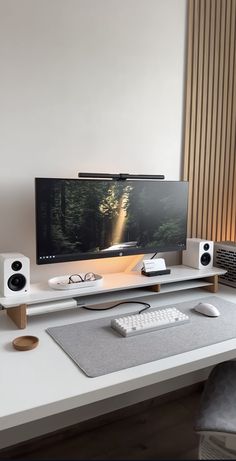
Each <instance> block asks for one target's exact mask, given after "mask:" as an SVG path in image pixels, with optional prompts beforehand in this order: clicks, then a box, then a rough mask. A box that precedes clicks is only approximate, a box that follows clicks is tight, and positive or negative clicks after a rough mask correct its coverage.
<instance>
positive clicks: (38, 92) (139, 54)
mask: <svg viewBox="0 0 236 461" xmlns="http://www.w3.org/2000/svg"><path fill="white" fill-rule="evenodd" d="M185 21H186V0H0V62H1V72H0V155H1V159H0V165H1V168H0V217H1V234H0V252H4V251H20V252H22V253H24V254H25V255H27V256H29V257H30V259H31V266H32V279H33V280H40V279H46V278H48V277H49V276H54V275H57V274H63V273H67V272H70V271H71V270H73V271H74V268H75V263H73V264H72V263H69V264H67V265H65V264H54V265H51V266H47V267H45V266H43V267H42V266H41V267H36V265H35V225H34V177H35V176H48V177H50V176H52V177H77V173H78V171H95V172H115V173H116V172H129V173H143V174H144V173H146V174H152V173H153V174H154V173H155V174H158V173H163V174H165V175H166V178H167V179H179V178H180V169H181V162H182V152H181V150H182V123H183V121H182V117H183V88H184V57H185ZM117 259H118V262H117V263H116V269H117V268H118V269H119V267H120V265H123V264H124V263H125V261H126V259H127V258H125V259H124V258H120V259H119V258H117ZM121 260H122V261H121ZM129 260H130V258H129ZM110 262H111V261H103V263H102V264H103V268H102V270H103V271H104V270H105V271H106V270H110V267H111V266H110ZM100 264H101V262H97V263H92V262H91V261H90V262H86V263H79V265H78V266H77V270H78V269H80V270H87V269H89V270H97V271H99V270H100V269H101V266H100ZM114 267H115V266H114V264H113V268H114Z"/></svg>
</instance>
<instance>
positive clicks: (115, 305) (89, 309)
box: [79, 301, 151, 314]
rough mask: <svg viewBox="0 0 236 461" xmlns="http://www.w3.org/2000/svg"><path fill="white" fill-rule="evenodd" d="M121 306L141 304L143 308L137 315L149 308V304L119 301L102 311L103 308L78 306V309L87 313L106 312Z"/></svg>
mask: <svg viewBox="0 0 236 461" xmlns="http://www.w3.org/2000/svg"><path fill="white" fill-rule="evenodd" d="M121 304H142V305H143V306H145V307H144V308H143V309H141V311H139V312H138V313H139V314H141V312H143V311H146V310H147V309H149V308H150V307H151V305H150V304H149V303H145V302H142V301H121V302H120V303H117V304H114V305H113V306H109V307H105V308H104V309H103V308H102V309H99V308H98V309H96V308H94V309H93V308H92V307H86V306H79V307H82V309H86V310H88V311H108V310H109V309H113V308H114V307H117V306H120V305H121Z"/></svg>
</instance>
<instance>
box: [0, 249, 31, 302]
mask: <svg viewBox="0 0 236 461" xmlns="http://www.w3.org/2000/svg"><path fill="white" fill-rule="evenodd" d="M29 287H30V261H29V258H27V256H24V255H22V254H21V253H0V293H1V295H2V296H4V297H7V296H14V295H15V296H16V295H19V294H25V293H27V292H28V291H29Z"/></svg>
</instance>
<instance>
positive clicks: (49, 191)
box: [36, 178, 187, 259]
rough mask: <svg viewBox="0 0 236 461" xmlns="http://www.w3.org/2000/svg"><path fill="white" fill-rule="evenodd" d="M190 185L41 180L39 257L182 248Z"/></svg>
mask: <svg viewBox="0 0 236 461" xmlns="http://www.w3.org/2000/svg"><path fill="white" fill-rule="evenodd" d="M186 188H187V184H186V183H181V182H177V181H173V182H172V181H166V182H165V181H162V182H155V181H127V182H126V181H109V180H101V181H100V180H71V179H69V180H66V179H40V178H39V180H38V184H37V200H36V207H37V234H38V235H37V243H38V256H39V257H41V258H42V257H44V258H45V257H46V256H47V255H72V254H88V253H92V254H99V253H100V254H101V256H105V254H104V255H102V253H104V252H114V251H117V252H119V251H122V250H124V251H125V250H126V254H128V253H129V254H135V250H138V249H140V250H141V249H145V251H146V250H148V249H150V250H153V249H155V251H158V250H160V251H171V250H176V249H180V250H181V249H183V248H184V246H185V242H186V210H187V192H186V190H187V189H186ZM127 252H128V253H127ZM56 257H57V256H56ZM81 259H83V258H81Z"/></svg>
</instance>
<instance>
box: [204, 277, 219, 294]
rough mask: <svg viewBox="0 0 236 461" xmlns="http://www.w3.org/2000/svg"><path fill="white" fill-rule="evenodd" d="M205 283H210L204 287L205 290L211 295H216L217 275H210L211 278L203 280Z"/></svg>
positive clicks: (217, 286)
mask: <svg viewBox="0 0 236 461" xmlns="http://www.w3.org/2000/svg"><path fill="white" fill-rule="evenodd" d="M204 280H206V282H210V283H212V285H209V286H206V287H204V288H205V290H207V291H210V292H211V293H216V292H217V291H218V289H219V281H218V275H212V276H211V277H206V278H204Z"/></svg>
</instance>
